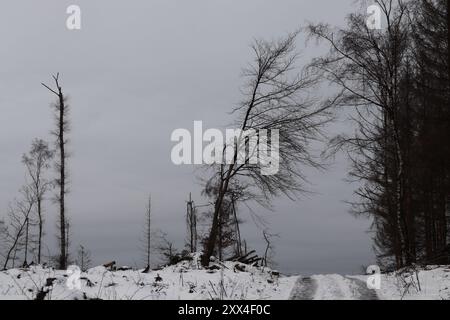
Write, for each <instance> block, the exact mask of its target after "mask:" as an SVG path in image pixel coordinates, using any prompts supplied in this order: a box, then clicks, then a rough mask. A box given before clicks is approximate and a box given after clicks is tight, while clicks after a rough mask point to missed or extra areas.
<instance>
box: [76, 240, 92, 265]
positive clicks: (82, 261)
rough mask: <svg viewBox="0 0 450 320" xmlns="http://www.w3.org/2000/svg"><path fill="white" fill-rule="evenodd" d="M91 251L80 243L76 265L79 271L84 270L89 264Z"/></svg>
mask: <svg viewBox="0 0 450 320" xmlns="http://www.w3.org/2000/svg"><path fill="white" fill-rule="evenodd" d="M91 263H92V262H91V252H90V251H89V250H88V249H86V248H85V247H84V246H82V245H80V246H79V247H78V252H77V265H78V266H79V267H80V269H81V271H83V272H84V271H86V270H87V269H89V268H90V266H91Z"/></svg>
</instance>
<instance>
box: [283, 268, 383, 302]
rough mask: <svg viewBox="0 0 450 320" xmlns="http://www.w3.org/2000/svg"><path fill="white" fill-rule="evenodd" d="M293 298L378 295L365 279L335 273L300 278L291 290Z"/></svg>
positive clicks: (371, 296) (372, 297)
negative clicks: (368, 286)
mask: <svg viewBox="0 0 450 320" xmlns="http://www.w3.org/2000/svg"><path fill="white" fill-rule="evenodd" d="M291 299H292V300H378V297H377V294H376V292H375V291H374V290H371V289H368V288H367V286H366V283H365V282H364V281H361V280H359V279H354V278H350V277H344V276H341V275H337V274H334V275H317V276H312V277H305V278H299V279H298V280H297V283H296V284H295V287H294V289H293V290H292V292H291Z"/></svg>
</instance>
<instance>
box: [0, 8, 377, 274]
mask: <svg viewBox="0 0 450 320" xmlns="http://www.w3.org/2000/svg"><path fill="white" fill-rule="evenodd" d="M71 4H77V5H79V6H80V8H81V11H82V29H81V30H76V31H69V30H68V29H67V28H66V25H65V22H66V18H67V16H68V15H67V14H66V12H65V11H66V8H67V7H68V6H69V5H71ZM354 8H355V4H354V2H353V1H351V0H345V1H344V0H340V1H331V0H314V1H312V0H303V1H301V0H290V1H289V0H283V1H280V0H277V1H275V0H271V1H262V0H245V1H242V0H240V1H237V0H227V1H226V0H221V1H218V0H214V1H211V0H189V1H186V0H179V1H172V0H160V1H148V0H145V1H144V0H142V1H137V0H133V1H106V0H102V1H100V0H95V1H92V0H89V1H88V0H85V1H81V0H80V1H75V0H72V1H61V0H58V1H56V0H54V1H49V0H46V1H43V0H41V1H31V0H30V1H8V2H5V3H2V10H1V11H0V35H1V36H0V39H1V40H2V44H1V46H0V62H1V66H0V70H1V71H0V110H1V116H0V145H1V152H0V163H1V166H0V216H4V215H5V214H6V211H7V207H8V202H9V201H11V200H12V199H13V198H14V197H15V196H16V195H17V191H18V189H19V188H20V186H21V184H23V182H24V172H25V171H24V168H23V166H22V164H21V163H20V160H21V155H22V153H24V152H25V151H27V150H28V149H29V145H30V142H31V140H32V139H33V138H35V137H40V138H44V139H46V140H50V139H52V138H51V137H50V135H49V131H50V130H51V128H52V125H53V118H52V113H51V109H50V107H49V105H50V102H51V101H52V100H53V97H52V95H51V94H50V93H49V92H48V91H47V90H46V89H44V88H43V87H42V86H41V85H40V83H41V82H46V83H51V74H52V73H56V72H60V73H61V83H62V85H63V88H64V90H65V91H66V92H67V94H68V95H69V97H70V105H71V108H72V109H71V122H72V132H71V133H70V140H71V142H70V147H69V148H70V151H71V154H72V157H71V158H70V164H69V168H70V174H71V177H70V181H71V184H70V190H71V193H70V195H69V196H68V203H67V206H68V214H69V216H70V219H71V222H72V227H71V229H72V248H75V247H76V246H77V245H78V244H80V243H82V244H84V245H85V246H86V247H87V248H89V249H90V250H91V251H92V255H93V257H94V262H95V263H102V262H105V261H109V260H116V261H117V262H118V263H119V264H128V265H135V264H138V265H141V261H142V260H141V259H140V252H139V248H138V247H139V236H140V232H141V229H142V223H143V215H144V210H145V203H146V197H147V195H148V193H150V192H151V194H152V198H153V205H152V207H153V217H154V218H153V224H154V226H155V228H159V229H162V230H164V231H165V232H167V233H168V235H169V238H171V239H172V240H173V241H174V242H175V243H176V245H177V246H181V245H182V244H183V240H184V237H185V233H186V231H185V225H184V214H185V206H186V203H185V201H186V199H187V197H188V193H189V192H190V191H191V192H192V193H193V196H194V200H195V201H196V202H197V203H199V204H201V203H204V202H205V200H204V199H201V197H200V188H201V186H200V185H199V184H198V179H197V178H196V172H194V171H195V168H194V167H192V166H180V167H177V166H175V165H173V164H172V162H171V159H170V151H171V148H172V147H173V145H174V143H172V142H171V141H170V134H171V133H172V131H173V130H174V129H177V128H187V129H189V130H192V128H193V121H194V120H202V121H203V124H204V127H208V128H224V127H225V126H226V125H227V124H229V123H231V122H232V120H233V119H232V116H231V115H230V114H229V111H231V109H232V108H233V106H235V105H236V103H237V102H238V101H239V100H240V98H241V96H240V91H239V86H240V85H241V84H242V81H241V78H240V70H241V68H242V67H243V66H245V65H246V64H247V62H249V61H250V60H251V58H252V56H251V54H252V52H251V50H250V49H249V44H250V43H251V41H252V39H253V38H266V39H272V38H275V37H279V36H282V35H285V34H286V32H289V31H293V30H295V29H297V28H298V27H299V26H301V25H304V24H305V23H306V22H308V21H312V22H327V23H330V24H332V25H342V24H343V21H344V18H345V16H346V15H347V14H348V13H350V12H351V11H352V10H354ZM298 48H299V49H301V50H302V51H303V60H302V61H304V62H305V63H306V62H307V61H308V59H309V58H311V57H313V56H315V55H317V54H318V53H319V52H321V50H322V49H323V48H315V47H314V46H308V48H304V42H303V39H301V38H300V39H299V42H298ZM323 94H324V95H325V94H327V92H324V93H323ZM342 128H347V129H348V124H343V123H337V124H334V125H332V126H330V127H329V131H330V132H331V133H339V132H340V130H342ZM347 171H348V163H347V162H346V160H345V159H344V158H343V157H338V159H337V160H336V163H335V164H333V166H331V167H330V169H329V170H328V171H327V172H325V173H317V172H315V171H312V170H307V172H308V178H309V179H310V180H311V182H312V183H313V185H312V186H311V189H312V190H313V191H315V192H317V194H315V195H310V196H308V197H304V198H303V199H302V200H301V201H296V202H292V201H290V200H288V199H284V198H280V199H277V200H276V201H274V209H275V210H274V212H268V211H267V210H262V209H260V208H255V210H256V211H257V212H258V213H259V214H260V215H262V216H264V217H265V218H266V220H267V221H268V223H269V225H270V227H271V231H272V232H274V233H278V234H279V235H280V237H279V238H278V239H276V240H275V243H274V245H275V248H276V251H277V254H276V256H275V260H276V262H277V263H278V268H279V269H280V270H281V271H284V272H289V273H304V274H308V273H325V272H327V273H330V272H333V273H352V272H359V271H360V267H361V265H367V264H369V263H371V262H373V252H372V249H371V240H370V236H369V234H367V230H368V228H369V225H370V221H368V220H365V219H361V218H359V219H356V218H354V217H353V216H351V215H350V214H349V213H348V209H349V208H348V205H347V204H345V203H344V201H346V200H351V199H352V192H353V189H354V188H355V186H354V185H350V184H348V183H347V182H345V181H344V178H345V177H346V172H347ZM52 174H53V173H52ZM45 207H46V210H47V212H46V215H47V220H48V221H47V224H48V225H50V227H49V228H48V234H47V235H46V244H47V245H48V246H49V248H50V250H54V244H55V230H54V229H53V228H52V227H53V226H54V224H55V217H56V216H57V210H56V208H55V206H53V205H52V204H51V203H46V205H45ZM240 214H241V215H242V217H243V219H244V220H246V223H245V224H244V225H243V227H242V228H243V231H242V232H243V236H244V238H246V239H247V241H248V244H249V246H251V247H254V248H256V249H257V250H259V252H260V253H262V250H263V247H264V243H263V240H262V235H261V232H260V231H259V230H258V229H257V228H256V227H255V225H254V223H253V221H252V219H251V218H250V216H249V215H248V210H247V209H246V208H242V209H241V211H240Z"/></svg>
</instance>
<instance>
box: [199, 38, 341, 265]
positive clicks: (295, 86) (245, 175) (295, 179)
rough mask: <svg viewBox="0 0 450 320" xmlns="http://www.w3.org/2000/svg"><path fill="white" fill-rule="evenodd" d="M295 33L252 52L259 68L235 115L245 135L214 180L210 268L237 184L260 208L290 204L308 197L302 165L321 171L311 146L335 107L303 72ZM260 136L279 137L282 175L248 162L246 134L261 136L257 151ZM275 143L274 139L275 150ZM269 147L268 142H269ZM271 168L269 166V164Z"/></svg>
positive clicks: (205, 259)
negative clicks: (281, 198) (319, 96)
mask: <svg viewBox="0 0 450 320" xmlns="http://www.w3.org/2000/svg"><path fill="white" fill-rule="evenodd" d="M296 36H297V32H296V33H292V34H289V35H288V36H287V37H285V38H282V39H280V40H278V41H263V40H257V41H255V43H254V44H253V46H252V49H253V51H254V54H255V60H254V63H253V64H251V65H250V66H249V67H248V68H247V69H245V70H244V77H245V78H246V79H247V82H246V85H245V86H244V88H243V93H244V99H243V101H242V102H241V103H240V105H239V106H238V107H236V108H235V109H234V112H235V113H238V114H239V117H238V120H237V122H236V124H237V126H238V128H240V129H241V133H240V134H239V136H238V137H237V141H236V139H235V141H234V143H231V144H229V145H226V146H225V147H224V154H227V153H229V152H230V153H231V154H232V155H233V161H232V163H231V164H226V165H216V166H215V167H214V168H215V169H214V176H213V178H212V180H215V183H217V190H218V193H217V198H216V200H215V203H214V213H213V218H212V225H211V229H210V232H209V236H208V240H207V243H206V246H205V250H204V254H203V256H202V264H203V265H204V266H207V265H208V263H209V260H210V257H211V255H212V254H213V252H214V248H215V246H216V243H217V236H218V233H219V226H220V212H221V211H222V209H223V205H224V199H225V198H226V197H227V194H228V190H229V187H230V185H232V183H233V180H241V181H244V183H243V184H245V185H247V186H248V188H247V189H248V190H251V191H249V192H250V193H253V194H254V195H255V199H256V200H259V203H260V204H263V205H267V206H269V205H270V199H271V198H272V197H274V196H277V195H280V194H285V195H287V196H289V197H291V198H293V197H294V196H296V195H297V194H298V192H302V191H305V188H304V186H303V183H304V182H305V181H306V179H305V176H304V174H303V173H302V170H301V169H300V165H306V166H312V167H316V168H319V167H321V165H320V161H318V159H317V158H316V157H315V156H314V155H313V153H312V150H311V148H310V145H311V142H312V141H315V140H319V139H320V138H322V131H321V128H322V127H323V125H324V124H325V123H327V122H328V121H330V119H331V117H330V113H329V112H328V108H329V106H330V105H331V104H332V103H331V102H328V101H326V102H325V103H317V100H316V99H315V98H314V95H313V92H312V88H313V87H314V86H315V85H316V84H317V81H318V78H317V77H316V76H315V75H314V74H311V73H308V72H307V71H301V70H299V69H298V66H297V65H296V63H297V59H298V57H299V54H298V53H297V52H296V51H295V39H296ZM260 130H261V131H262V130H267V132H272V131H273V132H276V130H278V131H279V137H278V138H279V146H278V147H277V150H274V149H272V151H277V152H278V153H279V158H280V159H281V160H280V164H279V168H278V172H277V173H276V174H272V175H270V174H269V175H266V174H264V173H262V172H261V166H259V165H257V164H256V165H255V164H254V163H252V162H251V161H247V160H248V159H249V158H250V156H252V155H254V152H255V150H254V149H253V150H252V148H251V147H250V144H249V142H248V141H249V140H250V139H251V138H255V136H253V137H250V138H248V136H246V135H245V134H243V133H244V132H247V133H248V132H257V133H256V140H257V141H258V145H259V144H260V143H261V142H262V141H263V139H264V137H263V136H261V132H260ZM275 139H276V138H275V137H274V136H271V138H270V144H271V146H272V148H274V146H275V143H272V142H273V141H274V140H275ZM267 141H268V142H269V140H267ZM243 149H249V156H247V155H246V156H245V160H246V161H243V162H245V163H243V164H237V161H236V160H237V159H238V154H239V153H240V151H242V150H243ZM266 165H267V164H266Z"/></svg>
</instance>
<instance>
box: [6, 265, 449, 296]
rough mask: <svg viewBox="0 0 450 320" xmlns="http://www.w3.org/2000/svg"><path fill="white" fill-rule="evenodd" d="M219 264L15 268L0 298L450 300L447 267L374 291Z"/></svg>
mask: <svg viewBox="0 0 450 320" xmlns="http://www.w3.org/2000/svg"><path fill="white" fill-rule="evenodd" d="M215 265H216V266H217V269H214V270H205V269H202V268H201V267H200V266H199V263H198V260H197V259H194V260H192V261H183V262H180V263H178V264H177V265H174V266H168V267H165V268H163V269H161V270H158V271H151V272H149V273H142V270H126V271H109V270H107V269H106V268H105V267H95V268H92V269H89V270H88V271H87V272H82V273H81V274H80V277H75V278H73V275H68V273H67V272H66V271H61V270H54V269H51V268H43V267H41V266H33V267H30V268H27V269H11V270H7V271H2V272H0V299H37V298H40V299H49V300H57V299H117V300H120V299H137V300H140V299H153V300H163V299H170V300H178V299H183V300H196V299H197V300H198V299H233V300H245V299H252V300H285V299H308V300H337V299H339V300H358V299H364V300H367V299H368V300H374V299H386V300H399V299H433V300H443V299H445V300H447V299H450V267H448V266H429V267H426V268H422V269H420V270H418V271H417V272H416V271H410V272H403V273H401V274H400V273H390V274H382V275H381V282H380V289H378V290H371V289H368V288H367V286H366V280H367V277H368V276H342V275H337V274H330V275H314V276H311V277H301V276H291V277H287V276H283V275H278V272H276V271H272V270H270V269H268V268H261V267H252V266H248V265H243V264H240V263H235V262H224V263H219V262H217V263H216V264H215ZM238 269H240V270H238ZM73 279H75V280H76V281H71V280H73ZM78 279H79V282H77V281H78ZM71 285H72V286H74V287H71ZM77 285H79V287H77Z"/></svg>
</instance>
